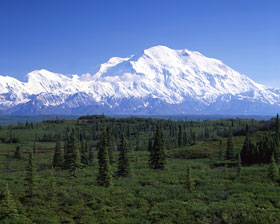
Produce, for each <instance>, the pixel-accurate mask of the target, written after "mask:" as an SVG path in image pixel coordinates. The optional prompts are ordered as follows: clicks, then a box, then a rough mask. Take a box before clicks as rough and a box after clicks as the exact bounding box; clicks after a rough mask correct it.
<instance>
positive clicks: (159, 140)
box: [149, 126, 166, 169]
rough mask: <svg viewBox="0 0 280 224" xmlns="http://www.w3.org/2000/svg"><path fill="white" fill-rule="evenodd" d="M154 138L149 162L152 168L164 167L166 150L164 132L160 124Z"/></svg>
mask: <svg viewBox="0 0 280 224" xmlns="http://www.w3.org/2000/svg"><path fill="white" fill-rule="evenodd" d="M154 139H155V140H154V145H153V150H152V151H151V152H150V161H149V164H150V167H151V168H152V169H164V167H165V163H166V152H165V147H164V142H163V134H162V131H161V129H160V127H159V126H157V130H156V134H155V137H154Z"/></svg>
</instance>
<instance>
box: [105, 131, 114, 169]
mask: <svg viewBox="0 0 280 224" xmlns="http://www.w3.org/2000/svg"><path fill="white" fill-rule="evenodd" d="M106 138H107V143H106V144H107V149H108V155H109V161H110V164H113V162H114V158H113V150H114V149H115V145H114V139H113V136H112V133H111V130H110V128H106Z"/></svg>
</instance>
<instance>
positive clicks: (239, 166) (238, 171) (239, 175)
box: [237, 154, 242, 177]
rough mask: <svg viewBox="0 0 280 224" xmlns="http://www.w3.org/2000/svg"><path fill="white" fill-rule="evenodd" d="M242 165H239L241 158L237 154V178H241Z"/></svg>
mask: <svg viewBox="0 0 280 224" xmlns="http://www.w3.org/2000/svg"><path fill="white" fill-rule="evenodd" d="M241 171H242V165H241V157H240V154H238V164H237V176H238V177H241Z"/></svg>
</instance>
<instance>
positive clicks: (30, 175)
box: [25, 153, 38, 198]
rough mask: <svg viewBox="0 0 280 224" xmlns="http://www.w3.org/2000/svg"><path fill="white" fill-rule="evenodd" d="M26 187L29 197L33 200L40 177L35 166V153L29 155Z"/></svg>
mask: <svg viewBox="0 0 280 224" xmlns="http://www.w3.org/2000/svg"><path fill="white" fill-rule="evenodd" d="M25 186H26V188H27V195H28V196H29V197H31V198H32V197H33V196H34V194H35V192H36V190H37V187H38V176H37V170H36V167H35V164H34V157H33V153H29V159H28V165H27V167H26V177H25Z"/></svg>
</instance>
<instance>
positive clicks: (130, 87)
mask: <svg viewBox="0 0 280 224" xmlns="http://www.w3.org/2000/svg"><path fill="white" fill-rule="evenodd" d="M279 111H280V90H279V89H274V88H270V87H267V86H264V85H261V84H258V83H256V82H254V81H253V80H251V79H250V78H249V77H247V76H245V75H243V74H240V73H238V72H236V71H234V70H233V69H231V68H230V67H228V66H226V65H225V64H224V63H223V62H221V61H219V60H217V59H213V58H208V57H205V56H203V55H202V54H200V53H199V52H195V51H189V50H186V49H184V50H173V49H170V48H167V47H165V46H155V47H152V48H149V49H147V50H144V51H143V52H141V53H139V54H136V55H132V56H131V57H128V58H118V57H113V58H111V59H110V60H109V61H108V62H106V63H104V64H102V65H101V66H100V69H99V71H98V72H97V73H96V74H94V75H90V74H85V75H81V76H77V75H73V76H72V77H68V76H65V75H62V74H57V73H52V72H49V71H47V70H36V71H33V72H31V73H29V74H28V75H27V82H21V81H19V80H17V79H15V78H12V77H8V76H0V113H2V114H96V113H107V114H239V115H242V114H244V115H248V114H254V115H257V114H265V115H270V114H271V115H272V114H275V113H277V112H279Z"/></svg>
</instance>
